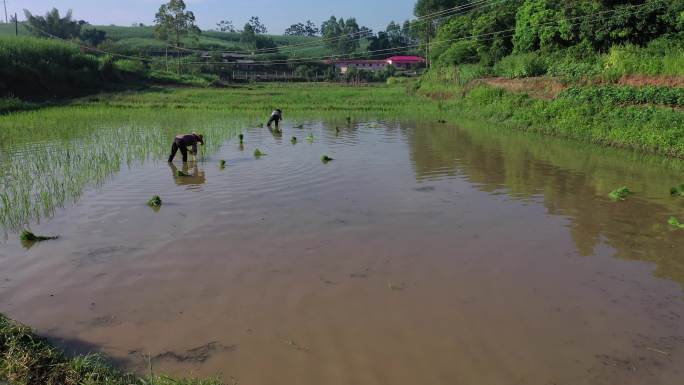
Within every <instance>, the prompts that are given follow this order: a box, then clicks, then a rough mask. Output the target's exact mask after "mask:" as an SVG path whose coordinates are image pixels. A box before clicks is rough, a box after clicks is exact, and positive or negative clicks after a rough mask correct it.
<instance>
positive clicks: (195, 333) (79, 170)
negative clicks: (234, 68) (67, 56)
mask: <svg viewBox="0 0 684 385" xmlns="http://www.w3.org/2000/svg"><path fill="white" fill-rule="evenodd" d="M132 114H134V113H132ZM128 119H129V120H125V121H122V122H120V123H117V121H116V118H113V117H104V118H102V117H101V118H100V119H94V121H97V122H100V123H99V124H101V125H102V127H100V128H97V129H95V130H93V129H92V127H90V128H87V127H83V130H82V131H79V128H78V127H76V128H74V130H75V131H74V132H72V133H69V132H64V133H63V135H62V136H59V137H56V136H50V135H48V134H45V137H44V138H35V137H34V138H31V139H25V140H23V141H14V142H11V143H8V142H7V141H5V143H4V147H3V148H2V154H0V156H1V158H0V163H2V164H1V165H2V169H3V174H2V177H3V184H2V185H1V186H0V187H2V189H3V190H4V191H3V193H4V194H5V196H6V197H7V198H5V199H6V200H7V201H9V200H10V199H18V198H16V197H17V196H21V194H23V192H25V191H32V192H31V194H35V190H36V189H41V188H44V189H45V192H44V193H43V194H42V195H41V194H40V193H39V194H38V195H32V196H38V197H40V196H42V197H44V199H45V200H46V201H48V202H47V203H44V204H43V206H41V205H37V204H36V203H35V202H33V201H30V202H26V203H25V204H26V206H27V207H28V209H26V210H24V213H18V214H12V213H13V211H11V210H6V212H7V213H10V214H7V215H5V217H4V218H5V219H4V223H3V228H4V232H5V240H4V241H2V243H0V312H3V313H5V314H7V315H9V316H10V317H13V318H15V319H17V320H19V321H21V322H24V323H27V324H29V325H32V326H34V327H35V328H36V330H37V331H38V332H39V333H41V334H43V335H46V336H49V337H50V338H52V339H54V340H55V341H57V342H58V343H59V344H60V345H61V346H63V347H65V348H67V349H68V350H70V351H74V352H90V351H97V352H102V353H104V354H106V355H107V356H108V357H109V358H110V359H111V360H112V361H113V362H114V363H115V364H116V365H117V366H118V367H121V368H124V369H127V370H133V371H138V372H146V371H148V370H149V369H150V368H149V365H150V363H151V366H152V370H154V371H155V372H160V373H168V374H172V375H180V376H187V375H193V376H217V375H218V376H221V377H222V378H223V380H224V381H225V382H226V383H229V384H230V383H232V384H238V383H239V384H245V385H249V384H255V385H266V384H269V385H270V384H333V385H334V384H340V385H342V384H344V385H347V384H393V385H403V384H407V385H408V384H557V385H561V384H568V385H578V384H606V385H613V384H623V385H627V384H668V385H670V384H671V385H676V384H681V383H682V379H683V378H684V318H683V317H684V301H683V300H682V285H684V251H683V250H684V231H675V230H673V229H672V228H671V227H670V226H668V224H667V220H668V218H669V217H671V216H673V215H675V216H680V217H681V218H684V198H679V199H678V198H673V197H671V196H670V195H669V190H670V188H671V187H673V186H676V185H679V184H680V183H682V182H684V173H682V171H683V170H684V167H682V164H681V163H680V162H678V161H672V160H664V159H662V158H651V157H648V156H643V155H636V154H633V153H631V152H623V151H619V150H609V149H600V148H596V147H591V146H588V145H583V144H575V143H568V142H561V141H557V140H554V139H545V138H539V137H534V136H529V135H524V134H518V133H511V132H505V131H498V130H493V129H487V128H485V127H483V126H479V125H475V124H473V125H472V127H468V126H452V125H443V124H437V123H434V124H433V123H429V122H425V121H423V122H415V121H410V120H407V121H393V120H388V121H378V120H374V119H363V120H356V119H355V120H354V121H352V122H351V124H349V125H347V123H346V121H343V120H340V121H327V120H325V119H321V120H315V119H314V120H300V121H297V122H288V124H286V125H285V126H284V127H283V135H282V136H278V135H275V136H274V135H272V134H271V133H270V132H269V131H268V130H267V129H265V128H247V127H248V125H249V124H248V123H247V121H248V120H249V119H245V120H244V121H238V120H234V121H229V122H226V120H225V119H223V117H221V118H220V119H219V117H216V116H203V117H202V118H191V117H188V116H187V115H179V116H176V117H175V118H174V119H176V121H175V122H174V123H173V124H169V126H168V127H172V128H166V129H153V130H152V129H151V130H144V129H139V128H140V124H141V123H139V122H138V121H137V118H136V116H135V115H133V116H130V117H129V118H128ZM192 119H197V120H196V121H193V120H192ZM179 121H180V123H181V124H179ZM102 122H104V123H102ZM182 123H188V124H192V126H193V127H197V130H198V131H203V132H205V133H207V134H208V136H209V138H210V139H211V144H210V145H209V146H208V148H207V149H205V150H206V151H205V155H204V156H203V157H201V159H200V160H199V161H198V162H194V163H190V164H189V165H186V166H183V165H181V164H180V163H179V161H178V160H177V162H178V163H176V164H175V165H168V164H166V163H165V162H163V161H161V160H162V159H163V157H164V155H166V151H168V149H167V147H169V146H170V143H171V138H172V137H173V134H175V133H177V132H175V131H179V132H180V130H181V128H180V127H181V126H183V124H182ZM145 124H148V125H149V126H154V127H162V126H164V122H156V121H155V122H147V123H145ZM300 124H302V125H303V126H302V128H298V126H299V125H300ZM143 125H144V124H143ZM336 127H339V128H340V130H339V132H337V131H336V130H335V128H336ZM243 128H244V129H243ZM238 132H242V133H244V137H245V144H244V146H243V147H241V146H240V145H239V144H238V141H237V139H236V138H235V135H236V134H237V133H238ZM292 136H296V137H297V138H298V141H297V142H296V143H294V144H293V141H291V138H292ZM310 136H313V140H306V139H307V137H310ZM231 137H232V138H233V139H231ZM103 143H107V144H103ZM121 146H123V148H124V150H122V147H121ZM255 149H260V151H261V152H263V153H265V154H266V155H264V156H262V157H260V158H255V156H254V151H255ZM122 151H123V152H122ZM74 154H80V157H79V158H78V162H80V163H78V164H77V165H74V164H72V163H69V162H64V160H65V159H64V158H65V157H66V159H74V158H73V156H74ZM114 154H117V155H116V157H117V159H116V161H112V159H110V158H108V157H112V156H115V155H114ZM121 154H123V155H121ZM323 155H327V156H330V157H331V158H333V159H334V160H333V161H330V162H327V163H325V162H322V160H321V159H322V156H323ZM98 156H99V157H100V158H106V159H102V160H101V161H95V160H97V159H100V158H98ZM70 157H71V158H70ZM32 160H33V161H32ZM221 160H225V161H226V165H225V168H223V167H220V161H221ZM27 164H28V165H29V166H28V167H30V168H31V169H30V170H31V172H30V173H29V174H28V176H26V175H24V176H22V175H23V174H22V170H23V171H26V170H25V169H23V167H24V166H23V165H27ZM97 165H99V166H97ZM98 167H100V168H98ZM53 168H54V170H55V173H57V175H58V176H59V178H52V179H51V178H47V179H41V178H38V177H36V176H37V175H45V172H46V170H48V169H53ZM178 170H180V171H183V172H184V173H186V174H189V175H190V176H183V177H179V176H178V172H177V171H178ZM83 173H85V175H84V174H83ZM21 178H25V179H23V182H21V183H20V182H19V181H20V180H22V179H21ZM26 178H28V179H30V180H31V183H27V182H26V180H27V179H26ZM65 179H66V180H68V181H71V182H73V183H62V184H59V183H58V181H60V180H62V181H64V180H65ZM46 180H49V181H52V182H49V183H48V182H45V181H46ZM56 181H57V182H56ZM50 186H52V187H50ZM60 186H61V187H60ZM621 186H629V188H630V189H631V190H632V191H634V195H633V196H630V197H629V198H628V199H627V200H626V201H623V202H613V201H612V200H611V199H610V198H609V197H608V194H609V193H610V192H611V191H612V190H614V189H616V188H619V187H621ZM69 188H70V189H71V190H70V189H69ZM21 189H25V190H21ZM153 195H160V196H161V197H162V199H163V206H162V207H161V208H160V209H159V210H158V211H155V210H153V209H151V208H150V207H148V206H147V205H146V202H147V200H148V199H150V198H151V197H152V196H153ZM11 197H15V198H11ZM13 202H14V201H13ZM16 204H19V203H16ZM4 208H5V209H7V206H4ZM38 218H40V220H38ZM26 221H28V222H29V223H30V225H31V226H30V227H31V229H32V230H33V231H34V232H35V233H36V234H47V235H51V234H55V235H59V236H60V238H59V239H58V240H55V241H49V242H44V243H38V244H25V243H24V244H22V243H21V242H20V241H19V239H18V232H19V228H21V227H22V225H21V224H22V223H24V222H26ZM18 224H19V225H18Z"/></svg>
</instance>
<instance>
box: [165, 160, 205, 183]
mask: <svg viewBox="0 0 684 385" xmlns="http://www.w3.org/2000/svg"><path fill="white" fill-rule="evenodd" d="M169 168H170V169H171V175H172V177H173V180H174V181H175V182H176V184H177V185H178V186H199V185H203V184H205V183H207V177H206V173H205V172H204V170H201V169H200V168H199V165H198V163H197V162H187V163H183V166H182V167H181V171H182V172H183V176H179V175H178V167H176V165H175V164H173V163H169Z"/></svg>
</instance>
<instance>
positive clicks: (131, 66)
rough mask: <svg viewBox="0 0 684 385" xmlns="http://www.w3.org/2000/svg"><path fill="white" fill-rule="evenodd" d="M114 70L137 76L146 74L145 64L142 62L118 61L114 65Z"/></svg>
mask: <svg viewBox="0 0 684 385" xmlns="http://www.w3.org/2000/svg"><path fill="white" fill-rule="evenodd" d="M114 68H116V70H118V71H121V72H127V73H131V74H136V75H143V74H145V71H146V69H145V64H143V62H141V61H140V60H129V59H125V60H118V61H116V62H115V63H114Z"/></svg>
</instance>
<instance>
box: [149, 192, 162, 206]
mask: <svg viewBox="0 0 684 385" xmlns="http://www.w3.org/2000/svg"><path fill="white" fill-rule="evenodd" d="M147 205H148V206H150V207H154V208H158V207H161V205H162V199H161V198H160V197H159V195H155V196H153V197H152V199H150V200H149V201H147Z"/></svg>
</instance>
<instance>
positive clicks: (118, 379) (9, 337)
mask: <svg viewBox="0 0 684 385" xmlns="http://www.w3.org/2000/svg"><path fill="white" fill-rule="evenodd" d="M0 380H7V381H9V382H10V383H11V384H14V385H38V384H40V385H70V384H73V385H220V384H221V382H220V381H219V380H218V379H207V380H198V379H187V380H182V379H172V378H169V377H165V376H155V375H150V376H147V377H139V376H135V375H132V374H126V373H122V372H120V371H118V370H115V369H113V368H112V367H111V366H109V365H108V364H107V363H106V362H105V361H104V360H103V358H102V357H100V356H97V355H88V356H76V357H68V356H67V355H65V354H64V353H63V352H62V351H60V350H59V349H57V348H55V347H54V346H52V345H51V344H50V342H49V341H48V340H46V339H44V338H41V337H39V336H37V335H36V334H34V333H33V331H32V330H31V329H30V328H28V327H26V326H23V325H20V324H18V323H16V322H14V321H12V320H10V319H8V318H7V317H5V316H4V315H1V314H0Z"/></svg>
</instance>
